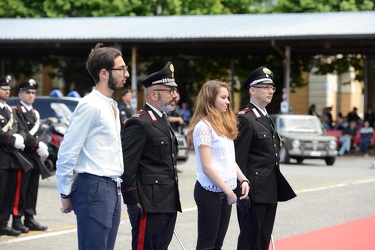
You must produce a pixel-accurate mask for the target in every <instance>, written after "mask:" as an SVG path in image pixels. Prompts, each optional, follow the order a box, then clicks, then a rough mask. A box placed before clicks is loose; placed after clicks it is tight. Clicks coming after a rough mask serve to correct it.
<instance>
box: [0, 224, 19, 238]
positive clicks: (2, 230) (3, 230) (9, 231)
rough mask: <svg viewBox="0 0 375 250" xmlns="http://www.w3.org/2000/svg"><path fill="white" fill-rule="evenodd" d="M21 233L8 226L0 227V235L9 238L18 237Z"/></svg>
mask: <svg viewBox="0 0 375 250" xmlns="http://www.w3.org/2000/svg"><path fill="white" fill-rule="evenodd" d="M20 234H21V232H20V231H18V230H14V229H13V228H10V227H8V226H1V227H0V235H9V236H18V235H20Z"/></svg>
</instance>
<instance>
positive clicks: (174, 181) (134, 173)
mask: <svg viewBox="0 0 375 250" xmlns="http://www.w3.org/2000/svg"><path fill="white" fill-rule="evenodd" d="M172 136H173V138H172V137H171V132H170V130H169V128H168V124H167V123H166V122H165V121H163V120H162V118H160V117H159V115H158V114H156V113H155V112H154V111H153V110H152V109H151V108H150V107H149V106H148V105H147V104H146V105H145V106H144V108H143V110H141V111H139V112H136V113H135V114H133V116H132V117H131V118H130V119H129V120H127V122H126V124H125V129H124V132H123V134H122V150H123V156H124V174H123V175H122V180H123V183H122V195H123V198H124V203H125V204H135V203H138V202H140V204H141V206H142V208H143V210H144V211H145V212H153V213H168V212H176V211H180V212H181V203H180V195H179V190H178V178H177V169H176V160H175V156H176V154H177V140H176V138H175V136H174V135H172Z"/></svg>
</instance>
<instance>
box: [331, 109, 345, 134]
mask: <svg viewBox="0 0 375 250" xmlns="http://www.w3.org/2000/svg"><path fill="white" fill-rule="evenodd" d="M347 126H348V123H347V122H346V117H344V116H343V115H342V113H341V112H339V114H338V115H337V119H336V122H335V126H334V127H333V129H334V130H343V129H344V128H345V127H347Z"/></svg>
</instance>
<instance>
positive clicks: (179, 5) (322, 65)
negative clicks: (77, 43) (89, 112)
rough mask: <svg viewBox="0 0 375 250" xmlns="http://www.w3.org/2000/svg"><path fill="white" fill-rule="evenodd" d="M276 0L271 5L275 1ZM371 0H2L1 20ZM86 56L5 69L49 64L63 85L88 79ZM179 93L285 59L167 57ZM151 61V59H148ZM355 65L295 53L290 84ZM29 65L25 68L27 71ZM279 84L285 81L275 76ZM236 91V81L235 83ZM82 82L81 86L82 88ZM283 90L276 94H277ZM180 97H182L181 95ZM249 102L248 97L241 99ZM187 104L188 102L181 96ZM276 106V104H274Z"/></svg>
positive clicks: (359, 69) (143, 68)
mask: <svg viewBox="0 0 375 250" xmlns="http://www.w3.org/2000/svg"><path fill="white" fill-rule="evenodd" d="M273 3H275V4H273ZM374 6H375V0H277V1H273V0H112V1H107V0H39V1H35V0H2V1H0V18H67V17H102V16H162V15H220V14H249V13H304V12H337V11H364V10H374ZM139 59H140V62H139V69H138V70H139V72H140V73H141V74H146V75H147V74H148V72H154V71H156V70H158V69H159V67H160V65H163V63H165V62H166V60H168V59H167V58H160V57H153V58H139ZM85 60H86V58H81V59H80V58H33V59H30V58H27V59H26V58H21V59H20V58H7V59H6V60H5V67H7V68H8V67H12V71H13V74H14V75H16V76H18V75H21V74H23V75H25V74H32V72H34V73H36V71H37V70H39V69H40V68H39V67H33V65H38V64H44V65H53V66H55V67H56V68H59V71H57V72H56V75H55V76H58V77H64V79H65V82H66V85H67V88H68V87H69V84H70V83H72V82H74V81H79V82H80V83H81V84H86V85H87V84H90V83H88V82H89V80H88V79H90V77H89V76H88V74H86V75H85V74H84V73H83V72H84V71H85V70H84V67H82V63H78V62H84V61H85ZM169 60H171V61H173V63H174V64H176V68H183V69H184V70H183V71H181V72H176V76H178V79H179V83H180V86H182V87H181V91H182V92H186V93H187V94H190V96H194V94H195V92H196V91H197V90H199V89H200V85H201V84H203V83H204V82H205V81H206V80H208V79H211V78H219V79H222V80H225V81H228V82H230V81H231V80H232V78H231V76H230V75H229V74H230V68H231V66H234V68H235V74H236V75H235V76H234V77H233V79H235V81H236V82H237V83H238V82H240V81H243V79H245V78H246V77H247V75H248V74H249V72H250V71H251V70H253V69H255V68H256V67H259V66H260V65H265V66H268V67H270V68H271V69H272V70H273V71H275V76H276V77H282V76H283V58H282V57H280V56H277V55H268V56H254V55H243V56H241V57H234V58H219V57H215V56H212V57H210V58H207V57H201V56H194V57H193V56H186V55H185V56H179V57H178V58H170V59H169ZM150 62H151V63H150ZM351 66H352V67H354V68H355V72H356V78H357V79H359V80H361V79H362V78H363V76H362V73H363V58H362V56H361V55H342V56H338V57H337V56H330V57H324V56H318V57H315V58H313V57H311V56H299V55H293V57H292V61H291V79H292V82H291V86H292V87H298V86H303V85H305V84H306V82H304V80H303V78H302V77H301V72H302V71H305V72H309V71H310V70H311V69H312V68H313V67H314V68H318V70H317V73H322V74H325V73H344V72H347V71H348V69H349V67H351ZM25 68H27V72H26V71H25ZM276 80H277V82H278V83H282V82H283V79H276ZM234 86H235V87H236V89H237V90H239V89H240V85H239V84H234ZM85 87H86V86H83V87H82V88H85ZM280 93H281V91H278V92H276V95H281V94H280ZM181 96H184V95H181ZM244 98H245V99H246V100H247V97H244ZM276 98H279V99H281V97H277V96H276ZM185 101H189V102H191V101H192V100H185ZM277 108H278V107H277Z"/></svg>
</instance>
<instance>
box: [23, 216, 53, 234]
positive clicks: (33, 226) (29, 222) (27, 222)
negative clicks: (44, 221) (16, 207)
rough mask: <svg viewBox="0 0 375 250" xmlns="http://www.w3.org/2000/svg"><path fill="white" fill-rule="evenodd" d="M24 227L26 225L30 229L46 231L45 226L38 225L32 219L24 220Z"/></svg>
mask: <svg viewBox="0 0 375 250" xmlns="http://www.w3.org/2000/svg"><path fill="white" fill-rule="evenodd" d="M23 224H24V225H25V226H26V227H28V228H29V229H30V230H31V231H46V230H47V227H46V226H42V225H40V224H39V223H38V222H36V221H35V220H34V218H33V219H28V220H25V221H24V223H23Z"/></svg>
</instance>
